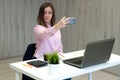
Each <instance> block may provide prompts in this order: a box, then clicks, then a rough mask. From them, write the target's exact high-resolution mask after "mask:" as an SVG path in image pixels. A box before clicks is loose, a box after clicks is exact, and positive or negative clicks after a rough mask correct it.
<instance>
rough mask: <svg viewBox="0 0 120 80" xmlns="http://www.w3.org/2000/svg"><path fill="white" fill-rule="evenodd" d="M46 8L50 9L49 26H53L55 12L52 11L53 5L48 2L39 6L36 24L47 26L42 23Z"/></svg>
mask: <svg viewBox="0 0 120 80" xmlns="http://www.w3.org/2000/svg"><path fill="white" fill-rule="evenodd" d="M46 7H50V8H51V9H52V19H51V26H53V25H54V24H55V11H54V7H53V5H52V4H51V3H49V2H46V3H43V4H42V5H41V6H40V8H39V13H38V16H37V22H38V24H40V25H42V26H45V27H47V25H46V23H45V21H44V10H45V8H46Z"/></svg>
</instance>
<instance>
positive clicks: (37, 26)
mask: <svg viewBox="0 0 120 80" xmlns="http://www.w3.org/2000/svg"><path fill="white" fill-rule="evenodd" d="M34 28H35V29H36V28H45V27H44V26H42V25H38V24H37V25H35V27H34Z"/></svg>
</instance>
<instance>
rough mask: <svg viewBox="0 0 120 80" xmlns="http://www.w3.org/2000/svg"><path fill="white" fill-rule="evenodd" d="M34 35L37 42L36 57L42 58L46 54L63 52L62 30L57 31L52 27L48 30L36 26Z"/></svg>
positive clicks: (49, 26)
mask: <svg viewBox="0 0 120 80" xmlns="http://www.w3.org/2000/svg"><path fill="white" fill-rule="evenodd" d="M34 33H35V40H36V51H35V54H34V56H35V57H37V58H40V57H43V55H44V54H46V53H50V52H55V51H57V52H59V53H62V52H63V49H62V42H61V32H60V30H56V29H55V28H54V27H51V25H48V28H45V27H44V26H41V25H36V26H35V28H34Z"/></svg>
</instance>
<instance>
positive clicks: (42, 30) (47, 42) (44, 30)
mask: <svg viewBox="0 0 120 80" xmlns="http://www.w3.org/2000/svg"><path fill="white" fill-rule="evenodd" d="M37 21H38V25H36V26H35V27H34V34H35V40H36V50H35V53H34V55H33V57H34V58H41V57H43V55H44V54H46V53H50V52H55V51H57V52H59V53H62V52H63V48H62V41H61V32H60V29H61V28H64V27H65V26H66V24H68V23H69V18H66V17H63V18H62V19H60V21H58V22H57V23H55V11H54V7H53V5H52V4H51V3H43V4H42V5H41V7H40V9H39V13H38V16H37ZM24 80H25V79H24ZM27 80H32V79H31V78H29V77H28V78H27ZM65 80H71V78H69V79H65Z"/></svg>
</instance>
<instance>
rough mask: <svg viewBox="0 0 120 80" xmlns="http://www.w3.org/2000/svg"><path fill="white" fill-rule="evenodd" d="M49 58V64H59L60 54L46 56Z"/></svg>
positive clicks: (54, 53)
mask: <svg viewBox="0 0 120 80" xmlns="http://www.w3.org/2000/svg"><path fill="white" fill-rule="evenodd" d="M46 57H47V61H48V63H49V64H59V60H60V59H59V56H58V52H53V53H50V54H46Z"/></svg>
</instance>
